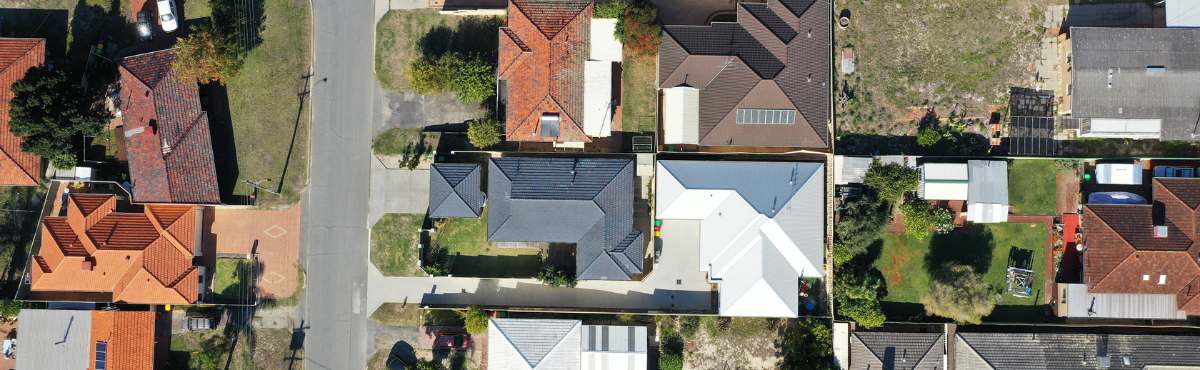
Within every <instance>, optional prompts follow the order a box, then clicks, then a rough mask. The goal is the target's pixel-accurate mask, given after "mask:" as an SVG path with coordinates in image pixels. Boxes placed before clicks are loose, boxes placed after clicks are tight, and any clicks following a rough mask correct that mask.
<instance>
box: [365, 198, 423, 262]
mask: <svg viewBox="0 0 1200 370" xmlns="http://www.w3.org/2000/svg"><path fill="white" fill-rule="evenodd" d="M424 220H425V215H403V214H397V213H389V214H386V215H384V216H383V218H381V219H379V222H376V223H375V226H373V227H371V263H374V264H375V267H377V268H379V272H382V273H383V274H384V275H387V276H425V272H424V271H421V268H420V267H418V266H417V260H418V259H420V255H419V253H420V252H419V250H418V249H417V247H418V244H419V240H417V238H419V237H420V235H421V234H420V229H421V223H422V222H423V221H424Z"/></svg>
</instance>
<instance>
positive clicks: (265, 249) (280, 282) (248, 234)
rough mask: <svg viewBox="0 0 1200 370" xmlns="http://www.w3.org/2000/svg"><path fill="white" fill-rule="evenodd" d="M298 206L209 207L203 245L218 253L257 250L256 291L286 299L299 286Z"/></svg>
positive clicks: (246, 253)
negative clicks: (260, 207) (259, 266)
mask: <svg viewBox="0 0 1200 370" xmlns="http://www.w3.org/2000/svg"><path fill="white" fill-rule="evenodd" d="M301 214H302V210H301V207H300V205H293V206H292V207H291V208H287V209H282V210H257V209H228V208H208V209H206V210H205V212H204V223H205V225H206V228H207V230H206V231H207V232H206V233H205V235H204V244H205V246H206V247H209V246H215V248H216V252H217V254H219V255H231V254H236V255H248V254H250V253H252V252H254V253H258V258H259V261H260V262H261V263H262V268H263V270H262V275H261V278H260V279H259V282H258V288H259V293H260V294H262V295H263V296H264V297H274V298H286V297H291V296H292V295H293V294H295V293H296V289H297V288H298V285H299V282H300V281H299V266H298V264H299V262H300V260H299V257H300V215H301Z"/></svg>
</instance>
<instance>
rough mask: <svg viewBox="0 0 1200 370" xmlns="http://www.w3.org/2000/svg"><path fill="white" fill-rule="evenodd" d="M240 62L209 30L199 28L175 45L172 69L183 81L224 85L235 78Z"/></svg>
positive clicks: (229, 48) (240, 65) (228, 47)
mask: <svg viewBox="0 0 1200 370" xmlns="http://www.w3.org/2000/svg"><path fill="white" fill-rule="evenodd" d="M241 68H242V60H241V58H239V57H238V54H237V52H235V51H234V50H233V49H231V47H230V46H229V45H228V44H226V43H225V42H223V41H221V39H220V38H218V37H217V36H216V35H214V34H213V33H212V31H210V30H209V29H208V28H203V27H202V28H198V29H196V30H195V31H194V32H192V34H190V35H188V36H184V37H181V38H179V40H178V41H176V43H175V62H173V63H171V69H172V70H174V71H175V73H176V74H178V75H179V77H180V78H182V79H184V80H195V81H196V82H197V83H202V84H203V83H210V82H217V83H221V84H224V83H225V81H227V80H228V79H230V78H233V76H235V75H237V72H238V70H240V69H241Z"/></svg>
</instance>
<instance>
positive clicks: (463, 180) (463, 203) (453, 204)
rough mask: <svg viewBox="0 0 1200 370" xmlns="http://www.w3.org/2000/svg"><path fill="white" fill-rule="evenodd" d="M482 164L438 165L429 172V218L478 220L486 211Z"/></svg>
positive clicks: (433, 166) (435, 164)
mask: <svg viewBox="0 0 1200 370" xmlns="http://www.w3.org/2000/svg"><path fill="white" fill-rule="evenodd" d="M481 167H482V166H480V165H479V164H478V163H434V164H433V165H432V166H430V171H429V217H432V218H450V217H464V218H478V217H479V215H480V212H481V211H482V209H483V191H482V190H480V188H479V181H480V180H479V179H480V178H481V177H482V175H481V174H480V172H482V170H481Z"/></svg>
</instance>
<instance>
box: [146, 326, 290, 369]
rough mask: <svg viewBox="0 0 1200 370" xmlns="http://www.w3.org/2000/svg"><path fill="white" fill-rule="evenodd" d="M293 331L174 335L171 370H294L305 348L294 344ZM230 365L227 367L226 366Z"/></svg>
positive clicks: (170, 356) (274, 330)
mask: <svg viewBox="0 0 1200 370" xmlns="http://www.w3.org/2000/svg"><path fill="white" fill-rule="evenodd" d="M293 344H294V343H293V336H292V331H291V330H288V329H267V328H259V329H254V331H253V340H251V335H249V334H248V333H246V332H237V331H232V332H229V333H226V331H223V330H207V331H194V332H188V333H182V334H173V335H171V351H170V354H169V359H168V361H167V368H168V369H201V370H208V369H260V370H285V369H295V368H298V367H299V365H301V364H303V362H304V349H303V348H299V347H296V346H293ZM227 364H228V366H226V365H227Z"/></svg>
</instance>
